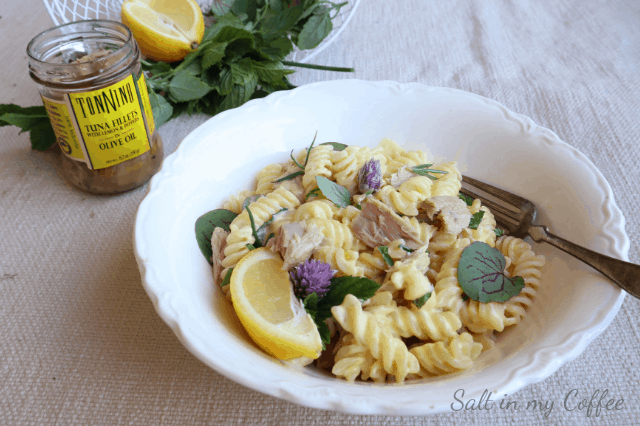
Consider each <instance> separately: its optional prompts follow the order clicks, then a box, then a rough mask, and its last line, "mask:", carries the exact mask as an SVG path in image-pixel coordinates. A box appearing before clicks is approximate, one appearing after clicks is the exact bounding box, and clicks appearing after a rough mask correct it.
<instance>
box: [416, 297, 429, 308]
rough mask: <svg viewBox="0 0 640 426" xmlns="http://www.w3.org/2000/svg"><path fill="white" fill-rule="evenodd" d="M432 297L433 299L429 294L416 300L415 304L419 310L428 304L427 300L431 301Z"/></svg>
mask: <svg viewBox="0 0 640 426" xmlns="http://www.w3.org/2000/svg"><path fill="white" fill-rule="evenodd" d="M430 297H431V293H427V294H425V295H424V296H422V297H419V298H417V299H416V300H414V301H413V304H414V305H416V306H417V307H418V308H422V307H423V306H424V304H425V303H427V300H429V298H430Z"/></svg>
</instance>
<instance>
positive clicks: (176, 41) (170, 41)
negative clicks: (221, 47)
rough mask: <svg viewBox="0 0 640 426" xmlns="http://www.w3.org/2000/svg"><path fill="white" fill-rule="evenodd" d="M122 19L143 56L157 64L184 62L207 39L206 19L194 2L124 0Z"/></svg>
mask: <svg viewBox="0 0 640 426" xmlns="http://www.w3.org/2000/svg"><path fill="white" fill-rule="evenodd" d="M121 19H122V23H123V24H125V25H126V26H128V27H129V29H130V30H131V32H132V33H133V37H134V38H135V39H136V42H137V43H138V46H139V47H140V51H141V52H142V54H143V55H144V56H146V57H147V58H150V59H153V60H155V61H163V62H175V61H179V60H181V59H182V58H184V57H185V56H186V55H187V53H189V52H191V51H192V50H194V49H196V48H197V47H198V45H199V44H200V42H201V41H202V37H203V36H204V17H203V16H202V10H200V6H198V3H196V2H195V0H125V2H124V3H122V11H121Z"/></svg>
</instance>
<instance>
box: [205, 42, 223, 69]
mask: <svg viewBox="0 0 640 426" xmlns="http://www.w3.org/2000/svg"><path fill="white" fill-rule="evenodd" d="M226 48H227V43H211V44H209V45H208V46H207V47H206V48H205V49H204V53H203V54H202V70H203V71H206V70H208V69H209V68H211V67H212V66H214V65H216V64H217V63H219V62H220V61H222V58H224V52H225V49H226Z"/></svg>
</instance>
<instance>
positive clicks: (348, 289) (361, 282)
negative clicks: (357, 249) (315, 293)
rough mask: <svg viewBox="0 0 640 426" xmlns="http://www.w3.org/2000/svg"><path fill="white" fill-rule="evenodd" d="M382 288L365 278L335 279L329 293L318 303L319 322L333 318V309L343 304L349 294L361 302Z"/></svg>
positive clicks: (347, 277) (317, 316)
mask: <svg viewBox="0 0 640 426" xmlns="http://www.w3.org/2000/svg"><path fill="white" fill-rule="evenodd" d="M379 288H380V284H378V283H377V282H375V281H373V280H370V279H369V278H363V277H350V276H344V277H337V278H336V277H334V278H332V279H331V286H330V287H329V291H327V292H326V293H325V295H324V296H323V297H322V299H320V303H318V313H317V315H316V319H317V320H318V321H320V320H322V321H324V320H325V319H327V318H329V317H331V308H332V307H334V306H337V305H340V304H342V302H343V301H344V298H345V297H346V296H347V294H353V295H354V296H355V297H357V298H358V299H360V300H367V299H369V298H370V297H371V296H373V294H374V293H375V292H376V291H377V290H378V289H379Z"/></svg>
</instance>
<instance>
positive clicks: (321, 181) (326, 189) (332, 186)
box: [316, 176, 351, 207]
mask: <svg viewBox="0 0 640 426" xmlns="http://www.w3.org/2000/svg"><path fill="white" fill-rule="evenodd" d="M316 182H318V188H320V191H322V195H324V196H325V197H327V199H328V200H331V201H333V203H334V204H335V205H336V206H338V207H347V206H348V205H349V204H351V194H349V190H348V189H347V188H345V187H344V186H341V185H338V184H337V183H335V182H332V181H330V180H329V179H327V178H326V177H324V176H317V177H316Z"/></svg>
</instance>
